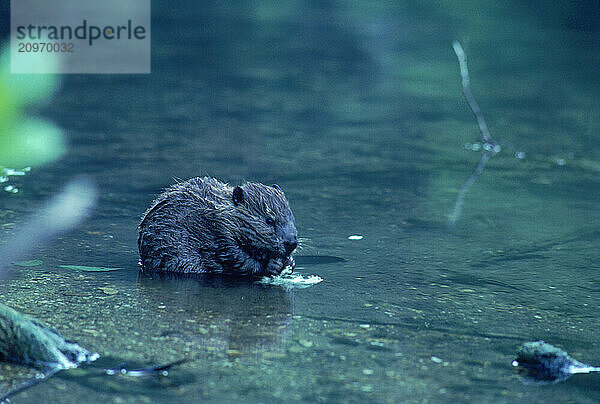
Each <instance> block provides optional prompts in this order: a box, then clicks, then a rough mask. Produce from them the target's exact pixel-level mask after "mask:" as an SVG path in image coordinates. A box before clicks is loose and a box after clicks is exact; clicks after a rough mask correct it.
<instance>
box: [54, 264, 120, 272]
mask: <svg viewBox="0 0 600 404" xmlns="http://www.w3.org/2000/svg"><path fill="white" fill-rule="evenodd" d="M58 267H59V268H64V269H71V270H73V271H85V272H109V271H118V270H119V269H123V268H107V267H88V266H84V265H59V266H58Z"/></svg>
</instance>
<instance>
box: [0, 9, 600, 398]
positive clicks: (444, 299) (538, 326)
mask: <svg viewBox="0 0 600 404" xmlns="http://www.w3.org/2000/svg"><path fill="white" fill-rule="evenodd" d="M153 6H154V8H153V26H152V30H153V33H152V39H153V50H152V58H153V66H152V69H153V73H152V74H151V75H149V76H125V75H122V76H91V75H90V76H72V77H67V78H65V80H64V84H63V88H62V89H61V91H60V92H59V93H58V94H57V95H56V97H55V98H54V99H53V101H52V103H51V105H48V106H47V107H46V108H45V109H44V114H45V115H47V116H48V118H49V119H51V120H53V121H54V122H57V123H59V124H60V125H61V126H62V127H63V128H64V129H65V133H66V135H67V137H68V139H69V142H70V152H69V153H68V155H67V156H66V157H65V158H63V159H62V160H61V161H59V162H57V163H55V164H53V165H51V166H47V167H46V168H45V169H35V170H32V172H30V173H28V175H27V176H23V177H13V178H12V179H11V184H12V185H14V186H16V187H18V188H19V190H20V192H19V193H17V194H8V193H2V194H1V195H0V201H1V203H2V207H3V209H2V210H0V234H2V236H3V237H2V238H3V239H4V238H5V237H8V236H9V235H10V234H12V233H14V232H15V229H17V228H18V226H19V224H18V223H19V219H20V218H22V217H24V216H25V215H27V214H28V213H31V212H32V211H33V210H34V209H35V206H37V203H38V202H39V201H40V200H43V199H45V198H46V196H47V195H49V194H53V193H55V192H56V191H57V189H59V187H60V184H62V183H63V182H64V181H65V178H67V177H70V176H71V175H72V174H74V173H80V172H84V173H87V174H90V175H93V176H94V177H95V178H96V180H97V181H98V183H99V187H100V193H101V196H100V201H99V207H98V209H97V211H96V213H95V216H94V218H93V219H92V220H90V221H88V222H86V223H85V224H84V225H83V226H81V227H80V228H79V229H78V230H77V231H75V232H74V233H71V234H69V235H68V236H64V237H62V238H60V239H58V240H56V242H55V243H54V244H53V245H52V246H50V247H48V248H44V249H40V250H39V251H36V252H35V253H34V254H33V255H32V256H31V257H29V258H28V259H31V260H34V259H37V260H41V261H42V262H43V265H40V266H38V267H26V268H19V271H21V274H22V276H21V277H20V278H19V279H15V280H13V281H11V282H10V283H7V284H5V285H2V286H1V288H0V293H1V295H2V298H3V302H4V303H6V304H9V305H11V306H12V307H15V308H17V309H19V310H22V311H24V312H26V313H29V314H32V315H34V316H37V317H39V318H41V319H43V320H45V321H46V322H48V323H51V324H53V325H54V326H56V327H57V328H58V329H59V330H60V331H61V333H62V334H63V335H64V336H66V337H68V338H70V339H73V340H75V341H77V342H79V343H80V344H81V345H82V346H85V347H86V348H88V349H91V350H94V351H96V352H100V353H102V354H103V355H104V356H105V357H109V358H117V359H118V360H122V361H124V362H131V363H139V364H140V365H147V364H152V363H169V362H171V361H173V360H179V359H182V358H188V359H190V361H189V362H187V363H184V364H182V365H181V366H179V367H177V368H176V369H174V370H173V371H172V372H171V375H170V376H169V378H170V377H173V379H172V380H173V382H167V384H166V385H164V386H162V387H161V385H159V384H155V385H152V386H150V385H146V384H144V383H145V382H141V384H140V382H132V383H138V384H135V385H134V384H131V388H128V387H127V383H124V382H122V381H118V382H115V383H118V386H117V387H115V386H113V387H109V386H108V385H107V386H106V387H102V386H103V385H104V382H100V381H98V382H94V383H87V382H84V381H82V380H86V379H85V377H82V378H79V379H78V378H77V377H75V376H72V377H70V376H69V375H68V374H65V375H64V377H63V376H61V377H60V378H55V379H52V380H50V381H48V382H46V383H43V384H41V385H39V386H38V387H36V388H34V389H31V390H29V391H27V392H24V393H22V395H20V396H17V397H15V399H14V400H13V402H32V401H40V400H44V399H45V400H46V401H47V400H48V397H51V398H52V399H55V401H61V402H82V401H86V400H87V401H112V402H132V403H133V402H135V403H138V402H188V401H193V400H205V401H210V402H231V401H236V400H245V401H250V402H290V401H304V402H322V401H334V402H335V401H375V402H390V403H391V402H399V401H409V402H410V401H415V402H422V401H433V402H446V401H448V402H449V401H460V402H463V401H485V402H545V401H550V400H558V401H568V400H572V401H574V402H582V403H586V402H595V401H597V399H598V397H600V390H599V389H598V387H597V386H598V383H596V382H595V381H596V378H597V377H598V376H596V375H588V376H574V377H572V378H570V379H569V380H568V381H567V382H564V383H561V384H557V385H552V386H544V387H543V388H542V387H532V386H528V385H524V384H523V383H522V382H521V381H520V380H519V379H518V377H517V375H516V373H515V371H514V369H513V368H512V367H511V361H512V360H513V359H514V354H515V352H516V350H517V348H518V347H519V345H520V344H521V343H523V342H525V341H535V340H539V339H543V340H545V341H547V342H550V343H552V344H553V345H555V346H558V347H560V348H562V349H564V350H565V351H567V352H569V353H570V354H571V355H573V357H577V358H590V362H593V361H592V359H593V358H600V348H598V346H597V344H596V340H597V333H596V331H595V330H597V329H598V327H599V326H600V316H598V314H597V312H598V306H599V303H600V300H599V299H600V284H599V282H598V280H597V270H598V264H597V263H598V262H600V253H599V251H600V248H599V247H600V245H599V243H600V239H599V237H598V229H597V224H598V220H599V219H600V209H598V208H599V205H598V201H599V200H600V184H599V178H600V177H599V176H598V174H599V173H600V147H599V146H598V144H599V143H598V136H597V135H598V133H599V131H600V120H599V119H598V118H597V117H598V116H600V111H599V105H598V103H597V99H598V96H599V95H600V80H598V75H597V66H598V65H600V51H599V50H600V49H599V47H600V42H599V39H598V38H600V36H599V33H600V24H599V23H598V21H599V20H598V13H599V12H600V11H599V7H600V6H599V5H598V4H597V3H596V2H581V3H578V4H570V3H569V4H567V3H563V2H560V3H559V2H551V3H547V4H543V5H540V4H537V3H536V4H535V5H529V4H524V3H522V2H510V1H509V2H500V3H499V2H492V1H483V2H481V1H480V2H466V3H465V2H461V3H460V4H458V3H447V4H440V3H439V2H429V1H425V2H423V3H421V4H419V5H414V4H409V3H403V2H396V3H394V4H393V5H386V6H383V5H378V4H372V3H365V2H351V1H341V2H336V3H332V2H329V1H322V2H316V3H314V2H312V3H301V2H296V1H291V0H290V1H284V2H279V3H278V5H277V7H273V6H272V5H270V4H268V3H266V2H245V1H243V2H240V3H239V4H238V3H236V5H235V7H233V6H231V7H227V6H224V5H223V4H221V3H219V2H209V3H208V4H207V3H206V2H202V4H200V3H198V4H196V3H192V2H182V3H176V4H171V3H169V5H168V6H167V5H160V4H153ZM453 40H460V41H461V43H462V44H463V46H464V49H465V52H466V53H467V56H468V58H469V70H470V74H471V87H472V90H473V92H474V94H475V95H476V98H477V101H478V102H479V104H480V106H481V108H482V111H483V113H484V115H485V118H486V121H487V123H488V125H489V129H490V133H491V135H492V136H493V138H494V139H495V140H497V141H498V142H499V144H500V145H501V147H502V149H501V151H500V152H499V153H498V154H497V155H495V156H494V158H493V159H490V161H489V162H488V164H487V165H486V167H485V170H484V172H483V174H482V175H481V176H480V177H479V178H478V180H477V182H476V183H475V184H474V185H473V186H472V187H471V189H470V190H469V193H468V194H467V195H466V197H465V199H464V205H463V209H462V213H461V216H460V218H459V219H458V220H457V221H456V225H455V226H453V227H449V226H448V225H447V223H448V219H449V217H450V215H451V213H452V209H453V206H454V202H455V200H456V196H457V193H458V190H459V188H460V186H461V184H462V183H463V182H464V180H465V179H466V178H467V177H468V175H469V174H470V173H471V172H472V170H473V168H474V167H475V165H476V164H477V161H478V160H479V159H480V157H481V150H476V149H477V148H475V149H474V148H473V144H474V143H476V142H477V141H478V140H479V138H480V134H479V131H478V128H477V125H476V122H475V121H474V119H473V117H472V114H471V112H470V110H469V109H468V106H467V105H466V104H465V102H464V99H463V96H462V94H461V86H460V74H459V71H458V66H457V62H456V58H455V55H454V54H453V52H452V41H453ZM466 144H470V147H469V148H468V149H467V148H466V147H465V145H466ZM197 175H211V176H215V177H218V178H219V179H222V180H224V181H229V182H230V183H232V184H236V183H239V182H241V181H242V180H245V179H247V180H253V181H260V182H264V183H278V184H280V185H281V186H282V187H283V189H285V191H286V196H287V197H288V199H289V200H290V204H291V207H292V209H293V210H294V214H295V217H296V220H297V227H298V232H299V236H300V237H302V238H303V239H304V240H306V242H305V243H304V249H303V250H302V251H301V255H303V256H307V257H323V258H319V259H316V258H305V261H304V262H302V261H301V258H302V257H298V259H297V263H298V268H297V271H296V272H297V273H298V274H300V275H302V276H308V275H313V274H314V275H318V276H320V277H321V278H323V279H324V281H323V282H321V283H319V284H317V285H314V286H312V287H310V288H307V289H294V290H292V291H286V290H284V289H283V288H281V287H278V286H266V285H255V284H246V283H237V282H235V281H233V280H224V281H217V280H199V279H181V278H179V279H152V278H147V277H143V276H139V275H138V266H137V261H138V256H137V251H136V243H135V237H136V231H135V227H136V225H137V223H138V221H139V218H140V216H141V214H142V213H143V211H144V209H145V208H146V207H147V206H148V204H149V203H150V201H151V200H152V198H153V197H154V195H156V194H158V193H159V192H160V191H161V190H162V189H163V188H164V187H166V186H168V185H169V184H171V183H172V182H173V179H174V178H182V179H185V178H189V177H192V176H197ZM353 235H361V236H362V238H361V239H355V238H352V237H351V236H353ZM336 257H339V258H342V259H341V260H340V259H334V258H336ZM59 265H88V266H99V267H113V268H123V269H121V270H119V271H114V272H110V273H83V272H74V271H68V270H64V269H61V268H59ZM107 292H108V293H107ZM0 370H2V372H0V373H1V374H2V375H8V374H16V373H17V372H15V371H14V369H11V370H6V369H5V368H2V369H0ZM5 370H6V372H5ZM182 375H183V376H182ZM21 377H25V378H26V377H28V376H27V375H24V376H21ZM182 378H183V379H189V380H193V382H191V383H185V382H184V381H185V380H182ZM4 380H7V379H4ZM19 380H20V379H19ZM115 380H118V379H115ZM106 383H109V382H108V381H107V382H106ZM111 383H112V382H111ZM158 383H162V382H158ZM169 383H172V384H169ZM7 384H8V382H7ZM3 387H4V386H3Z"/></svg>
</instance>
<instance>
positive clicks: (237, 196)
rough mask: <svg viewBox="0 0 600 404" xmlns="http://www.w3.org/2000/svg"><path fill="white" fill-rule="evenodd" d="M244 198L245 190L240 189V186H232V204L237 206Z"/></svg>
mask: <svg viewBox="0 0 600 404" xmlns="http://www.w3.org/2000/svg"><path fill="white" fill-rule="evenodd" d="M245 199H246V192H245V191H244V190H243V189H242V187H235V188H233V204H234V205H235V206H238V205H239V204H240V203H242V202H244V200H245Z"/></svg>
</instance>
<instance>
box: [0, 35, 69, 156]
mask: <svg viewBox="0 0 600 404" xmlns="http://www.w3.org/2000/svg"><path fill="white" fill-rule="evenodd" d="M10 69H11V67H10V53H9V48H8V47H5V48H4V49H3V51H2V52H1V53H0V168H2V167H24V166H39V165H42V164H44V163H47V162H49V161H52V160H55V159H57V158H58V157H60V156H61V155H62V154H63V153H64V151H65V143H64V138H63V133H62V131H61V129H60V128H58V127H57V126H55V125H53V124H51V123H50V122H47V121H45V120H42V119H37V118H33V117H31V116H30V115H28V113H27V107H30V106H33V105H37V104H40V103H41V102H43V101H45V100H47V99H48V98H49V97H50V96H51V95H52V93H53V91H54V90H55V89H56V88H57V85H58V76H56V75H53V74H11V70H10Z"/></svg>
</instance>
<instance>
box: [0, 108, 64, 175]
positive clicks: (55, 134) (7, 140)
mask: <svg viewBox="0 0 600 404" xmlns="http://www.w3.org/2000/svg"><path fill="white" fill-rule="evenodd" d="M65 150H66V146H65V141H64V139H63V134H62V131H61V130H60V129H59V128H58V127H56V126H54V125H52V124H51V123H49V122H46V121H43V120H39V119H26V120H17V121H16V122H14V123H13V124H12V125H9V126H8V127H6V128H2V127H0V166H4V167H24V166H39V165H42V164H44V163H47V162H50V161H52V160H55V159H57V158H59V157H60V156H61V155H62V154H63V153H64V152H65Z"/></svg>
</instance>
